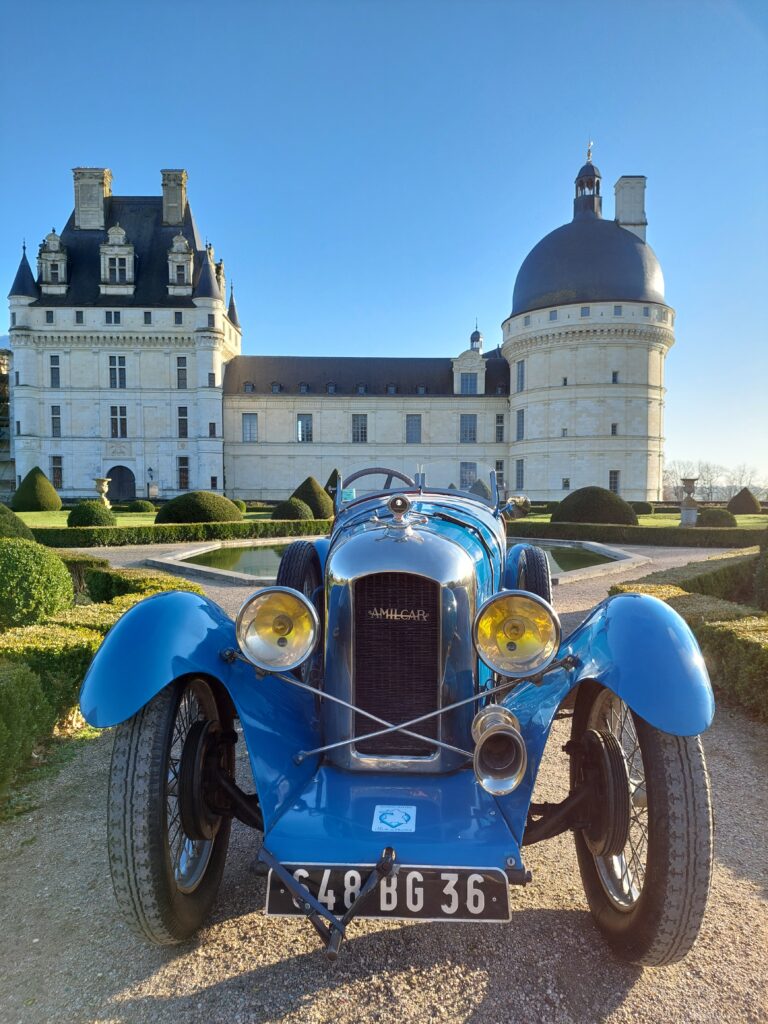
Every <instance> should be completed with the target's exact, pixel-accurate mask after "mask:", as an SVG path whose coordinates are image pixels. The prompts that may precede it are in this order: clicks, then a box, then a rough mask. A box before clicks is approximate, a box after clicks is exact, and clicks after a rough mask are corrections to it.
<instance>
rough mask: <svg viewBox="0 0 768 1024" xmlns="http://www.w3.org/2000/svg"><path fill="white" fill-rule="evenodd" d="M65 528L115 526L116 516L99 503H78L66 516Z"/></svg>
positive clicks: (93, 501)
mask: <svg viewBox="0 0 768 1024" xmlns="http://www.w3.org/2000/svg"><path fill="white" fill-rule="evenodd" d="M67 526H117V516H116V515H115V513H114V512H113V511H112V509H111V508H107V506H106V505H105V504H103V502H101V501H96V500H95V499H94V500H92V501H78V503H77V504H76V505H75V507H74V508H73V509H72V511H71V512H70V513H69V515H68V516H67Z"/></svg>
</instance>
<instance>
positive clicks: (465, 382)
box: [461, 373, 477, 395]
mask: <svg viewBox="0 0 768 1024" xmlns="http://www.w3.org/2000/svg"><path fill="white" fill-rule="evenodd" d="M461 394H462V395H476V394H477V374H476V373H462V375H461Z"/></svg>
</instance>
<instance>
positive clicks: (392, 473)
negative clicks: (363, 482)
mask: <svg viewBox="0 0 768 1024" xmlns="http://www.w3.org/2000/svg"><path fill="white" fill-rule="evenodd" d="M378 473H384V474H386V477H387V479H386V480H385V481H384V490H385V491H387V490H389V488H390V487H391V486H392V479H393V477H397V479H398V480H402V481H403V483H404V484H407V485H408V486H409V487H415V486H416V482H415V480H411V478H410V477H409V476H406V475H405V473H401V472H400V471H399V470H398V469H385V468H384V467H383V466H371V468H370V469H358V471H357V472H356V473H353V474H352V476H348V477H345V478H344V480H343V481H342V483H343V485H344V487H348V486H349V484H351V483H352V481H353V480H359V479H360V477H363V476H373V475H375V474H378Z"/></svg>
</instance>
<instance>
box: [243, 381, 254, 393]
mask: <svg viewBox="0 0 768 1024" xmlns="http://www.w3.org/2000/svg"><path fill="white" fill-rule="evenodd" d="M255 390H256V388H255V387H254V384H253V381H252V380H247V381H246V382H245V383H244V384H243V391H244V393H245V394H246V395H252V394H253V393H254V391H255Z"/></svg>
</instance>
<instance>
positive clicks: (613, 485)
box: [608, 469, 621, 494]
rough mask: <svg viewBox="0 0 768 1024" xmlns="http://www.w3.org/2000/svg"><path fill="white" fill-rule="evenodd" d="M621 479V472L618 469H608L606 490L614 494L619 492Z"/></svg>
mask: <svg viewBox="0 0 768 1024" xmlns="http://www.w3.org/2000/svg"><path fill="white" fill-rule="evenodd" d="M620 480H621V473H620V472H619V470H618V469H610V470H608V490H609V491H613V493H614V494H618V493H619V483H620Z"/></svg>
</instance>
